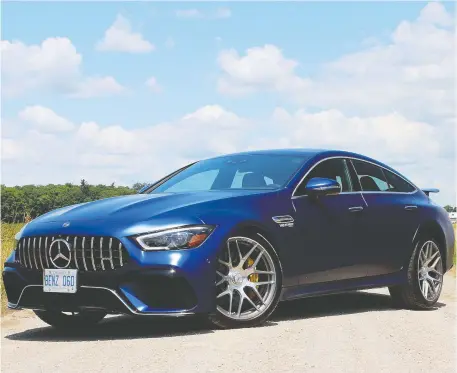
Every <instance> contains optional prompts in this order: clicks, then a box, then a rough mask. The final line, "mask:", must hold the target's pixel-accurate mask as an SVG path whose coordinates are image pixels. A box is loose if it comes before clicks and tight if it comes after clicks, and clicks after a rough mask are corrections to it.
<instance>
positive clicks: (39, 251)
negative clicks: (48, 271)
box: [38, 237, 44, 269]
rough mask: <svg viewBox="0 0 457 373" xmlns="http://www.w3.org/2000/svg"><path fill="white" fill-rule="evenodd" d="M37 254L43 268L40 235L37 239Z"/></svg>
mask: <svg viewBox="0 0 457 373" xmlns="http://www.w3.org/2000/svg"><path fill="white" fill-rule="evenodd" d="M38 253H39V254H38V256H39V257H40V264H41V269H44V265H43V255H41V237H40V238H39V239H38Z"/></svg>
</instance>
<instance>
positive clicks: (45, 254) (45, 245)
mask: <svg viewBox="0 0 457 373" xmlns="http://www.w3.org/2000/svg"><path fill="white" fill-rule="evenodd" d="M48 256H49V255H48V237H46V239H45V240H44V257H45V259H46V268H49V259H48Z"/></svg>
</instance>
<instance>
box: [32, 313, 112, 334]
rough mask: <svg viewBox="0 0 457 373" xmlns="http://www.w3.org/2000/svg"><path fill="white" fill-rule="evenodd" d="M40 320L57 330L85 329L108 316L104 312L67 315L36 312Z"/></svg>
mask: <svg viewBox="0 0 457 373" xmlns="http://www.w3.org/2000/svg"><path fill="white" fill-rule="evenodd" d="M34 312H35V315H37V316H38V317H39V318H40V320H42V321H44V322H45V323H46V324H48V325H51V326H52V327H54V328H57V329H67V330H68V329H84V328H88V327H91V326H94V325H95V324H97V323H99V322H100V321H102V320H103V318H104V317H105V316H106V312H104V311H95V310H94V311H82V312H78V313H75V314H73V315H67V314H65V313H62V312H59V311H34Z"/></svg>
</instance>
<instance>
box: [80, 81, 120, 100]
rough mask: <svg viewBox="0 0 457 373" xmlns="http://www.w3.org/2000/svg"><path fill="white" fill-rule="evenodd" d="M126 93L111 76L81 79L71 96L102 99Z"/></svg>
mask: <svg viewBox="0 0 457 373" xmlns="http://www.w3.org/2000/svg"><path fill="white" fill-rule="evenodd" d="M123 92H126V88H125V87H123V86H122V85H120V84H119V83H118V82H117V81H116V79H114V78H113V77H111V76H105V77H89V78H86V79H83V80H82V81H81V82H79V83H78V85H77V90H76V91H75V92H74V93H73V94H72V95H71V96H73V97H77V98H92V97H103V96H109V95H113V94H120V93H123Z"/></svg>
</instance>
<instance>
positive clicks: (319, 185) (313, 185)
mask: <svg viewBox="0 0 457 373" xmlns="http://www.w3.org/2000/svg"><path fill="white" fill-rule="evenodd" d="M305 192H306V194H308V195H309V196H314V197H318V196H327V195H330V194H338V193H340V192H341V186H340V184H338V182H337V181H336V180H332V179H326V178H322V177H313V178H312V179H311V180H309V181H308V183H307V184H306V188H305Z"/></svg>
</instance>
